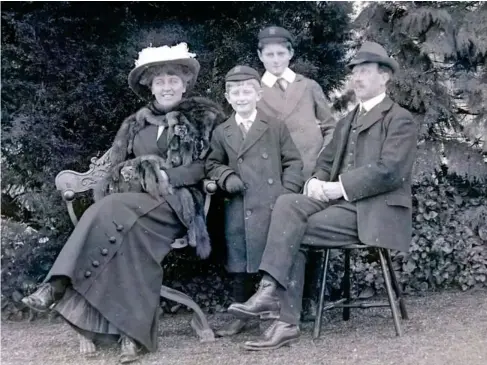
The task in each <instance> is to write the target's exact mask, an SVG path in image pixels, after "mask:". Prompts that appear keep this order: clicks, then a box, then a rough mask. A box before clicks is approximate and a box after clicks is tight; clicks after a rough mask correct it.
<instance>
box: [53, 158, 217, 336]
mask: <svg viewBox="0 0 487 365" xmlns="http://www.w3.org/2000/svg"><path fill="white" fill-rule="evenodd" d="M109 155H110V150H108V151H107V152H106V153H105V154H104V155H103V156H102V157H100V158H96V157H93V158H92V159H91V163H90V168H89V170H88V171H86V172H83V173H80V172H76V171H72V170H64V171H61V172H60V173H59V174H58V175H57V176H56V179H55V182H56V188H57V190H59V191H60V192H61V196H62V198H63V200H64V201H65V202H66V206H67V208H68V213H69V217H70V218H71V221H72V222H73V225H75V226H76V224H77V223H78V217H77V216H76V213H75V211H74V207H73V201H74V199H75V198H76V194H78V193H82V192H85V191H88V190H92V189H93V188H94V187H95V185H96V184H97V182H98V181H100V180H101V179H102V178H103V177H104V176H106V174H107V173H108V171H109V168H110V160H109ZM203 189H204V191H205V193H206V194H205V205H204V211H205V216H206V215H207V214H208V210H209V207H210V199H211V195H212V194H214V193H215V192H216V190H217V185H216V183H215V182H214V181H212V180H204V181H203ZM186 246H187V243H185V242H184V240H179V239H178V240H175V242H174V243H173V244H172V247H173V248H174V249H180V248H183V247H186ZM160 295H161V297H163V298H166V299H169V300H172V301H175V302H177V303H181V304H183V305H185V306H187V307H189V308H191V309H192V310H193V311H194V314H193V318H192V320H191V323H190V324H191V327H192V328H193V329H194V330H195V332H196V334H197V335H198V337H199V338H200V340H201V341H202V342H209V341H214V340H215V335H214V333H213V330H212V329H211V328H210V326H209V324H208V320H207V319H206V316H205V314H204V313H203V311H202V310H201V308H200V307H199V306H198V305H197V304H196V303H195V302H194V301H193V300H192V299H191V298H190V297H189V296H187V295H186V294H184V293H181V292H179V291H177V290H174V289H171V288H169V287H167V286H164V285H162V286H161V291H160Z"/></svg>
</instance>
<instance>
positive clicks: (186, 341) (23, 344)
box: [1, 290, 487, 365]
mask: <svg viewBox="0 0 487 365" xmlns="http://www.w3.org/2000/svg"><path fill="white" fill-rule="evenodd" d="M407 306H408V310H409V315H410V320H409V321H403V322H402V323H403V327H404V328H403V329H404V336H403V337H401V338H398V337H396V336H395V333H394V326H393V323H392V319H391V317H390V312H389V310H387V309H366V310H363V309H362V310H361V309H357V310H352V316H351V319H350V321H348V322H344V321H342V320H341V314H340V312H339V311H338V310H332V311H329V312H327V314H326V317H325V320H324V324H323V331H322V336H321V338H320V339H318V340H315V341H313V339H312V337H311V331H312V323H305V324H304V325H303V326H302V332H303V334H302V336H301V339H300V341H299V342H298V343H297V344H295V345H292V346H291V347H284V348H281V349H279V350H275V351H271V352H247V351H244V350H242V349H241V348H240V347H239V344H240V343H243V342H244V341H246V340H247V339H250V338H254V337H255V336H258V335H259V333H260V331H261V330H262V329H264V328H265V325H260V324H259V323H258V322H255V323H253V326H252V327H253V328H251V329H250V330H249V331H248V332H247V333H245V334H240V335H238V336H235V337H233V338H225V339H217V341H216V342H213V343H199V342H198V339H197V338H196V336H195V335H194V334H193V332H192V330H191V328H190V327H189V325H188V322H189V320H190V318H191V315H189V314H188V315H175V316H174V315H168V316H165V317H163V318H162V320H161V325H160V333H159V350H158V351H157V352H156V353H151V354H146V355H144V357H143V358H142V359H141V360H140V361H138V362H137V363H136V364H141V365H149V364H150V365H156V364H157V365H163V364H175V365H176V364H181V365H186V364H198V365H214V364H221V365H223V364H225V365H244V364H245V365H246V364H261V365H267V364H276V365H288V364H289V365H291V364H292V365H299V364H327V365H341V364H347V365H350V364H360V365H386V364H387V365H393V364H397V365H423V364H424V365H486V364H487V290H476V291H470V292H466V293H459V292H446V293H430V294H427V295H424V296H416V297H409V298H407ZM228 319H229V316H228V315H227V314H217V315H212V316H210V317H209V320H210V322H211V324H212V325H213V326H214V327H215V328H218V327H219V326H221V325H222V323H224V321H226V320H228ZM1 345H2V348H1V359H2V362H1V363H2V365H20V364H22V365H29V364H32V365H34V364H35V365H37V364H41V365H68V364H69V365H75V364H79V365H88V364H90V365H95V364H96V365H105V364H117V361H118V348H117V346H115V345H113V346H108V347H104V348H102V349H101V350H100V351H99V354H98V356H96V357H95V358H92V359H85V358H84V357H82V356H81V355H79V354H78V343H77V337H76V334H75V333H74V332H73V331H72V330H71V329H70V328H69V327H68V326H67V325H66V324H64V323H63V322H62V321H61V320H55V321H54V322H53V323H50V322H49V321H47V320H39V321H36V322H33V323H26V322H22V323H19V322H17V323H16V322H4V323H2V339H1Z"/></svg>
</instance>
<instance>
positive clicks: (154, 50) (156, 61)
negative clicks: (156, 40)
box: [128, 43, 200, 98]
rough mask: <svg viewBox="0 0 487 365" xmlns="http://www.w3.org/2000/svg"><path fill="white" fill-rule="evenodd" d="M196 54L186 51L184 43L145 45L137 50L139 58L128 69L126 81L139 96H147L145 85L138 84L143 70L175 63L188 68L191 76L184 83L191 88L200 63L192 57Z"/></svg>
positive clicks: (186, 47) (187, 88)
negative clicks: (130, 68) (129, 69)
mask: <svg viewBox="0 0 487 365" xmlns="http://www.w3.org/2000/svg"><path fill="white" fill-rule="evenodd" d="M195 56H196V54H194V53H190V52H189V51H188V45H187V44H186V43H179V44H178V45H176V46H173V47H169V46H163V47H147V48H144V49H143V50H142V51H141V52H139V58H138V59H137V61H135V68H134V69H133V70H132V71H130V73H129V76H128V83H129V86H130V88H131V89H132V90H133V91H134V92H135V93H136V94H137V95H139V96H141V97H143V98H144V97H146V96H147V86H144V85H142V84H140V79H141V77H142V75H143V74H144V72H145V71H146V70H148V69H149V68H151V67H155V66H160V65H164V64H177V65H181V66H186V67H188V68H189V70H190V71H191V73H192V74H193V77H192V78H191V80H189V82H188V84H187V85H186V90H189V89H191V88H192V87H193V86H194V84H195V83H196V79H197V77H198V73H199V71H200V64H199V62H198V61H197V60H196V59H195V58H194V57H195Z"/></svg>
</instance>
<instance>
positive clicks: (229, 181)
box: [225, 174, 244, 194]
mask: <svg viewBox="0 0 487 365" xmlns="http://www.w3.org/2000/svg"><path fill="white" fill-rule="evenodd" d="M225 190H226V191H227V192H229V193H230V194H234V193H240V192H242V191H244V183H243V181H242V180H240V178H239V177H238V175H237V174H231V175H230V176H228V177H227V178H226V179H225Z"/></svg>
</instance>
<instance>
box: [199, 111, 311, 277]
mask: <svg viewBox="0 0 487 365" xmlns="http://www.w3.org/2000/svg"><path fill="white" fill-rule="evenodd" d="M302 168H303V163H302V160H301V156H300V153H299V151H298V149H297V148H296V146H295V144H294V142H293V140H292V138H291V136H290V134H289V131H288V129H287V127H286V125H285V123H283V122H281V121H279V120H277V119H275V118H272V117H269V116H267V115H265V114H264V113H262V112H261V111H259V112H258V113H257V117H256V119H255V121H254V123H253V124H252V127H251V128H250V130H249V131H248V133H247V136H246V138H245V140H244V139H243V137H242V132H241V131H240V128H239V127H238V125H237V122H236V121H235V116H234V115H233V116H232V117H230V118H229V119H228V120H227V121H225V122H224V123H223V124H221V125H219V126H218V127H217V128H216V129H215V131H214V132H213V138H212V141H211V149H210V153H209V154H208V158H207V161H206V174H207V177H208V178H210V179H213V180H216V181H217V183H218V185H219V186H220V187H224V182H225V179H226V178H227V177H228V176H229V175H230V174H232V173H236V174H237V175H238V176H239V177H240V178H241V179H242V181H243V182H244V186H245V191H244V192H243V193H239V194H233V195H228V196H227V199H225V220H224V225H225V237H226V241H227V249H228V259H227V269H228V270H229V271H230V272H257V270H258V267H259V264H260V260H261V257H262V253H263V251H264V248H265V244H266V239H267V230H268V228H269V223H270V218H271V212H272V209H273V207H274V203H275V201H276V199H277V197H278V196H279V195H282V194H285V193H291V192H293V193H298V192H300V191H301V188H302V186H303V183H304V178H303V175H302Z"/></svg>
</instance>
